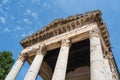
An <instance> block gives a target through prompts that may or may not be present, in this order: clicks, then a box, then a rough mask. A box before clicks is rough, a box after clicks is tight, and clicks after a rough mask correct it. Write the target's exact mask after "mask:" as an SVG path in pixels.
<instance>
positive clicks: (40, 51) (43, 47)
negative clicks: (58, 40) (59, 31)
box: [36, 44, 46, 55]
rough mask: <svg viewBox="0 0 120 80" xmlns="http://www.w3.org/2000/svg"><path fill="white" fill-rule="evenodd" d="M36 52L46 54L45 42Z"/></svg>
mask: <svg viewBox="0 0 120 80" xmlns="http://www.w3.org/2000/svg"><path fill="white" fill-rule="evenodd" d="M36 53H37V54H43V55H45V54H46V48H45V44H42V45H41V46H39V48H38V49H36Z"/></svg>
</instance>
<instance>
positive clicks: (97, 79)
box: [90, 29, 106, 80]
mask: <svg viewBox="0 0 120 80" xmlns="http://www.w3.org/2000/svg"><path fill="white" fill-rule="evenodd" d="M90 75H91V79H90V80H106V78H105V69H104V61H103V52H102V48H101V41H100V37H99V31H98V30H96V29H95V30H93V31H91V32H90Z"/></svg>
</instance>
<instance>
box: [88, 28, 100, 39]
mask: <svg viewBox="0 0 120 80" xmlns="http://www.w3.org/2000/svg"><path fill="white" fill-rule="evenodd" d="M88 35H89V37H100V31H99V29H98V28H93V29H92V30H90V31H89V34H88Z"/></svg>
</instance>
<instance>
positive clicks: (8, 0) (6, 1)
mask: <svg viewBox="0 0 120 80" xmlns="http://www.w3.org/2000/svg"><path fill="white" fill-rule="evenodd" d="M9 2H10V0H2V3H3V4H7V3H9Z"/></svg>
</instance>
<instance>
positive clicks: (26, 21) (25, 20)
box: [23, 18, 32, 24]
mask: <svg viewBox="0 0 120 80" xmlns="http://www.w3.org/2000/svg"><path fill="white" fill-rule="evenodd" d="M23 22H25V23H28V24H32V22H31V21H30V20H29V19H28V18H24V19H23Z"/></svg>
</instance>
